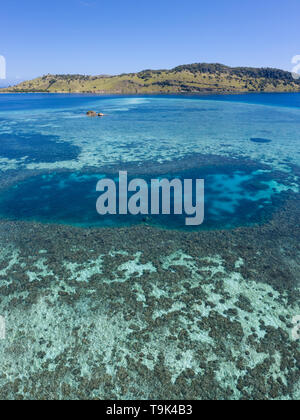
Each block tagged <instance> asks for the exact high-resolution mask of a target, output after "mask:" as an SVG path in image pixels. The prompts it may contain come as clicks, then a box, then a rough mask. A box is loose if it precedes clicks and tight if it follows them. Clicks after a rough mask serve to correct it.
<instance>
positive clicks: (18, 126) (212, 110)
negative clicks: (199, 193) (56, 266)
mask: <svg viewBox="0 0 300 420" xmlns="http://www.w3.org/2000/svg"><path fill="white" fill-rule="evenodd" d="M90 109H93V110H96V111H99V112H100V111H101V112H104V113H105V114H106V116H105V117H104V118H88V117H86V115H85V113H86V111H87V110H90ZM299 117H300V95H299V94H274V95H271V94H260V95H257V94H253V95H226V96H204V97H190V96H145V97H141V96H138V97H122V96H90V95H42V94H19V95H1V96H0V123H1V125H0V170H1V171H2V172H3V173H5V172H7V171H8V170H14V171H17V172H19V171H20V172H21V171H22V172H25V173H26V172H27V171H29V170H39V171H42V173H43V172H45V171H47V172H48V171H52V172H51V173H53V177H52V175H51V176H50V177H49V175H47V176H46V175H45V176H42V175H40V177H35V178H32V179H30V180H27V181H25V182H24V183H23V184H21V185H20V184H18V185H16V186H15V188H13V189H12V190H11V191H6V192H4V193H2V195H1V196H0V213H1V214H2V216H3V217H4V218H8V219H13V220H15V219H21V220H23V219H24V220H37V221H43V222H52V223H53V222H56V223H67V224H75V225H81V226H112V225H116V226H120V225H124V224H132V223H138V222H141V220H142V219H143V218H128V217H127V218H126V219H121V218H118V217H115V218H109V217H108V218H105V219H104V218H102V219H101V220H100V219H99V217H98V215H97V214H96V212H95V205H94V203H95V201H96V199H97V196H96V194H95V184H96V181H97V176H96V175H95V176H91V177H90V178H89V179H88V178H85V179H84V181H83V180H82V179H79V178H78V176H77V175H76V174H77V173H78V171H83V172H84V171H86V170H88V169H89V168H95V167H96V168H99V169H100V168H101V167H103V166H107V165H115V168H116V171H115V176H116V175H117V173H118V165H120V164H122V165H125V164H131V173H130V174H129V176H131V177H133V176H134V175H135V172H136V171H137V170H139V171H141V168H143V164H144V162H149V161H151V162H156V163H157V162H159V163H164V162H170V161H172V160H175V159H181V158H185V157H186V156H189V155H191V156H192V155H194V154H202V155H211V154H214V155H218V156H219V157H220V159H221V158H222V157H224V158H225V157H226V158H228V157H229V158H232V157H234V158H236V159H237V162H238V159H240V168H238V167H237V168H236V167H235V168H232V169H231V168H230V166H231V164H230V163H229V164H227V167H226V168H225V167H224V165H223V169H219V170H215V173H214V174H213V175H212V174H210V173H209V172H210V170H209V169H208V170H205V169H203V168H202V170H199V171H198V172H197V170H195V171H194V172H193V173H192V174H187V175H186V176H187V177H191V178H194V179H195V178H201V177H202V178H204V179H205V180H206V181H207V182H206V192H207V202H206V219H205V222H206V223H205V226H206V227H207V228H211V227H216V228H219V227H232V226H237V225H243V224H249V223H250V224H251V223H255V222H263V221H265V220H266V215H267V214H268V213H269V214H270V213H271V212H270V207H272V203H273V204H274V202H275V201H276V200H275V198H276V197H275V196H276V194H280V193H282V192H285V191H286V190H288V189H289V188H290V187H291V185H290V186H289V187H287V186H286V185H283V184H281V180H280V176H278V174H277V177H276V179H272V175H268V177H267V181H266V182H267V183H264V184H263V183H261V184H260V185H259V186H257V187H254V188H253V185H252V186H251V182H249V181H251V180H253V181H254V183H255V182H256V181H257V179H256V178H257V177H258V175H257V174H256V175H255V174H254V175H253V173H251V171H252V172H254V173H255V168H254V169H253V168H252V169H251V171H250V172H249V171H246V172H244V173H243V171H242V172H239V170H242V169H243V160H244V159H252V160H255V161H256V162H257V163H258V167H257V169H259V165H260V164H267V165H269V168H270V170H271V171H272V170H279V171H283V172H288V173H290V174H291V179H290V184H292V187H291V188H292V189H293V190H294V191H296V190H297V189H298V180H297V178H296V177H295V179H294V180H293V171H292V165H293V164H299V163H300V152H299V142H300V140H299V128H300V118H299ZM204 163H205V162H204ZM66 169H67V170H71V171H73V178H72V175H69V174H56V171H57V170H60V171H64V170H66ZM224 171H225V173H224ZM96 172H97V171H96ZM98 174H99V175H101V171H98ZM152 175H155V173H153V174H152ZM165 175H166V176H168V174H167V173H165ZM175 175H177V176H179V177H182V178H183V174H182V173H181V172H180V170H179V172H178V174H175ZM265 176H266V175H265ZM260 177H262V175H260ZM246 181H248V183H247V182H246ZM260 181H261V180H260V179H258V182H260ZM293 181H294V182H293ZM272 182H273V184H272ZM274 200H275V201H274ZM70 202H72V205H70V204H69V203H70ZM273 207H274V206H273ZM275 207H276V206H275ZM148 222H150V223H152V224H159V225H164V226H168V225H169V226H170V227H179V226H181V225H182V220H180V218H175V217H169V218H168V219H167V218H152V219H151V220H150V221H149V220H148Z"/></svg>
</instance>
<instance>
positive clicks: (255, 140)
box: [250, 137, 272, 143]
mask: <svg viewBox="0 0 300 420" xmlns="http://www.w3.org/2000/svg"><path fill="white" fill-rule="evenodd" d="M250 140H251V141H252V142H253V143H272V140H270V139H262V138H260V137H252V138H251V139H250Z"/></svg>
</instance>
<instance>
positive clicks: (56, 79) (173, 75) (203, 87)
mask: <svg viewBox="0 0 300 420" xmlns="http://www.w3.org/2000/svg"><path fill="white" fill-rule="evenodd" d="M0 92H53V93H55V92H60V93H69V92H70V93H71V92H72V93H83V92H87V93H120V94H121V93H124V94H139V93H142V94H143V93H229V92H300V80H294V79H293V77H292V74H291V73H290V72H287V71H283V70H278V69H271V68H248V67H235V68H233V67H227V66H224V65H222V64H190V65H183V66H178V67H175V68H174V69H172V70H144V71H142V72H139V73H129V74H121V75H118V76H103V75H102V76H84V75H79V74H74V75H70V74H66V75H58V74H57V75H50V74H48V75H45V76H43V77H38V78H37V79H34V80H31V81H26V82H23V83H20V84H18V85H16V86H12V87H9V88H6V89H0Z"/></svg>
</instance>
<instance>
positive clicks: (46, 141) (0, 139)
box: [0, 133, 80, 163]
mask: <svg viewBox="0 0 300 420" xmlns="http://www.w3.org/2000/svg"><path fill="white" fill-rule="evenodd" d="M59 140H60V139H59V137H58V136H53V135H43V134H36V133H30V134H29V133H26V134H0V157H1V158H6V159H12V160H22V161H23V163H24V162H26V163H32V162H56V161H66V160H72V159H76V158H77V157H78V155H79V153H80V148H79V147H78V146H75V145H73V144H70V143H68V142H62V141H59Z"/></svg>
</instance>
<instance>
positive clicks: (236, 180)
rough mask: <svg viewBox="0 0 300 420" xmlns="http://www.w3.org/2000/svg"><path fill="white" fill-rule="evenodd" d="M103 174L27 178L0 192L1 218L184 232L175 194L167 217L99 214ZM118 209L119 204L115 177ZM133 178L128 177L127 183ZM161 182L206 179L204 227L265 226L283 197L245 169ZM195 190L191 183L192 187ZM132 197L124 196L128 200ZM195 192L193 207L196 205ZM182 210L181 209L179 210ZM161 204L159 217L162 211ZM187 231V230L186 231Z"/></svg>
mask: <svg viewBox="0 0 300 420" xmlns="http://www.w3.org/2000/svg"><path fill="white" fill-rule="evenodd" d="M105 177H106V175H105V174H86V173H82V172H81V173H79V172H78V173H74V172H73V173H53V174H50V175H39V176H35V177H31V178H29V179H27V180H26V181H23V182H20V183H18V184H16V185H14V186H13V187H12V188H10V189H9V190H7V191H5V192H2V193H0V216H1V217H3V218H8V219H12V220H20V219H22V220H31V221H39V222H45V223H64V224H71V225H77V226H84V227H92V226H93V227H95V226H99V227H103V226H125V225H130V224H139V223H148V224H151V225H157V226H163V227H167V228H176V229H183V228H184V227H185V217H187V216H188V215H186V214H185V213H183V215H180V216H179V215H174V194H173V190H172V191H171V215H156V216H153V215H151V214H150V215H149V216H145V215H142V214H141V215H137V216H131V215H126V216H120V215H106V216H100V215H99V214H98V213H97V211H96V201H97V198H98V197H99V195H100V193H99V192H96V185H97V182H98V181H99V180H100V179H103V178H105ZM109 178H110V179H114V180H115V182H116V185H117V196H116V200H117V209H118V202H119V193H118V191H119V189H118V186H119V184H118V176H116V177H111V176H110V177H109ZM132 178H133V176H130V175H129V180H128V181H130V180H131V179H132ZM151 178H152V177H150V176H145V177H143V179H145V180H146V181H147V183H148V186H149V210H150V208H151V197H150V183H151ZM158 178H159V179H162V178H167V179H169V180H172V179H174V178H177V179H181V180H182V181H183V180H184V179H193V180H194V182H195V180H196V179H204V180H205V220H204V224H203V225H202V228H204V229H215V228H230V227H235V226H241V225H251V224H255V223H263V222H265V221H267V220H268V217H270V216H271V214H272V213H273V211H274V210H276V209H277V208H278V207H279V205H280V203H281V202H282V199H281V194H280V192H281V188H280V184H278V183H277V182H274V181H273V180H272V178H271V177H270V175H269V174H268V173H264V172H263V171H259V170H258V171H254V170H249V169H248V170H247V169H245V168H244V167H243V166H240V167H235V168H234V169H233V168H232V167H231V166H222V167H218V168H213V167H206V168H199V169H194V170H189V171H184V172H178V173H177V174H176V173H174V174H166V175H165V176H161V175H160V176H159V177H158ZM194 186H195V183H194ZM132 195H133V193H129V194H128V198H130V197H131V196H132ZM195 202H196V196H195V188H194V190H193V204H194V205H195ZM183 207H184V206H183ZM161 208H162V207H161V204H160V213H162V211H161ZM189 229H190V228H189Z"/></svg>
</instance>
